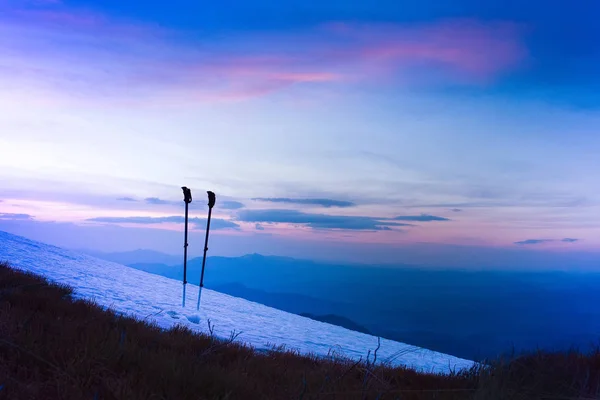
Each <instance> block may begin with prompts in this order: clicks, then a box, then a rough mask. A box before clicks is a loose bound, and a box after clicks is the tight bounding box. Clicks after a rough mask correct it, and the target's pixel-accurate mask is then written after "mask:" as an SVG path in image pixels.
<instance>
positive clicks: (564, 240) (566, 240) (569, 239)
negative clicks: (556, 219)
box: [561, 238, 579, 243]
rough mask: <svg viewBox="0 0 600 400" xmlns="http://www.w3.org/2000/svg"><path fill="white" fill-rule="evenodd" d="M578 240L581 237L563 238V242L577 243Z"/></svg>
mask: <svg viewBox="0 0 600 400" xmlns="http://www.w3.org/2000/svg"><path fill="white" fill-rule="evenodd" d="M578 241H579V239H573V238H564V239H562V240H561V242H565V243H575V242H578Z"/></svg>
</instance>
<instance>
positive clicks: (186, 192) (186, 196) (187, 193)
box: [181, 186, 192, 307]
mask: <svg viewBox="0 0 600 400" xmlns="http://www.w3.org/2000/svg"><path fill="white" fill-rule="evenodd" d="M181 189H182V190H183V201H184V202H185V234H184V238H183V303H182V307H185V285H186V283H187V248H188V207H189V204H190V203H191V202H192V191H191V190H190V189H188V188H187V187H185V186H183V187H182V188H181Z"/></svg>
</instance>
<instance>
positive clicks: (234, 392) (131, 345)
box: [0, 265, 600, 400]
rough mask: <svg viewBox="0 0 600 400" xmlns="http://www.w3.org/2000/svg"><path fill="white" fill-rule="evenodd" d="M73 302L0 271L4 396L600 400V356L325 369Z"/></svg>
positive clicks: (326, 364)
mask: <svg viewBox="0 0 600 400" xmlns="http://www.w3.org/2000/svg"><path fill="white" fill-rule="evenodd" d="M70 293H71V290H70V289H69V288H67V287H64V286H59V285H55V284H51V283H48V282H47V281H46V280H45V279H43V278H41V277H38V276H35V275H31V274H26V273H23V272H19V271H16V270H13V269H10V268H9V267H8V266H6V265H4V266H2V265H0V398H6V399H11V400H12V399H15V400H19V399H49V400H50V399H90V400H92V399H93V400H100V399H132V400H133V399H144V400H149V399H169V400H171V399H176V400H179V399H249V400H251V399H302V400H309V399H361V400H362V399H379V400H382V399H402V400H408V399H439V400H443V399H512V398H514V399H521V398H534V399H537V398H539V399H542V398H568V397H573V398H584V397H586V396H588V397H589V398H600V397H598V394H599V393H600V392H599V389H598V384H599V382H600V381H599V375H598V373H599V372H600V356H599V353H596V354H595V355H593V356H589V357H584V356H581V355H579V354H577V353H572V354H558V355H551V354H550V355H549V354H544V353H539V354H536V355H532V356H528V357H522V358H520V359H519V360H517V361H514V362H511V363H508V364H504V365H501V366H495V367H492V368H485V369H473V370H471V371H466V372H462V373H455V374H451V375H435V374H422V373H418V372H416V371H413V370H410V369H405V368H390V367H385V366H376V365H374V363H373V362H372V360H373V358H374V356H371V357H370V358H369V360H370V361H369V362H358V363H356V362H350V361H343V360H323V359H318V358H316V357H307V356H300V355H298V354H295V353H292V352H285V351H270V352H257V351H254V350H252V349H251V348H249V347H244V346H241V345H239V344H235V343H232V342H231V341H219V340H217V339H215V338H214V337H211V336H209V335H199V334H195V333H193V332H191V331H189V330H187V329H185V328H183V327H175V328H173V329H171V330H168V331H164V330H161V329H159V328H157V327H155V326H152V325H150V324H148V323H145V322H142V321H138V320H135V319H132V318H126V317H122V316H119V315H118V314H116V313H113V312H111V311H106V310H103V309H102V308H101V307H99V306H97V305H95V304H94V303H92V302H89V301H81V300H73V299H72V298H71V296H70ZM544 395H549V396H550V397H544ZM523 396H527V397H523ZM552 396H554V397H552Z"/></svg>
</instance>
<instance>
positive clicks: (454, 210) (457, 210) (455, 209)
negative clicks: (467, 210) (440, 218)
mask: <svg viewBox="0 0 600 400" xmlns="http://www.w3.org/2000/svg"><path fill="white" fill-rule="evenodd" d="M450 211H452V212H461V211H462V209H461V208H451V209H450Z"/></svg>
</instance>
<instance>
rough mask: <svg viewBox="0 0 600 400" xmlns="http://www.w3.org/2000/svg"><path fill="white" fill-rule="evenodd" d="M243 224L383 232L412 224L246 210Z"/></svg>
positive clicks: (352, 217) (277, 211)
mask: <svg viewBox="0 0 600 400" xmlns="http://www.w3.org/2000/svg"><path fill="white" fill-rule="evenodd" d="M238 220H239V221H243V222H255V223H261V222H269V223H285V224H293V225H305V226H308V227H310V228H315V229H343V230H365V231H382V230H392V228H397V227H400V226H410V224H404V223H399V222H395V221H390V220H386V219H384V218H374V217H366V216H345V215H327V214H310V213H304V212H301V211H298V210H244V211H240V212H239V213H238Z"/></svg>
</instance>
